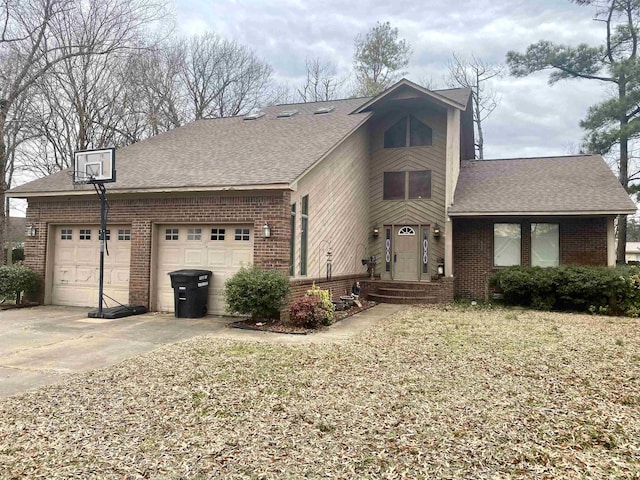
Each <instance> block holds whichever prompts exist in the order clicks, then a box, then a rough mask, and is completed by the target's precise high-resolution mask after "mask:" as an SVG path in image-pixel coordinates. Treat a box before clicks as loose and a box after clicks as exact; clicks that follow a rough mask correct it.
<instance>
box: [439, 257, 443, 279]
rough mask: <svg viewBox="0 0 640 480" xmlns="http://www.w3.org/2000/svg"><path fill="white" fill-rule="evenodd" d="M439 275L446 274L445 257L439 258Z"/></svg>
mask: <svg viewBox="0 0 640 480" xmlns="http://www.w3.org/2000/svg"><path fill="white" fill-rule="evenodd" d="M438 275H440V276H443V275H444V259H443V258H441V259H439V260H438Z"/></svg>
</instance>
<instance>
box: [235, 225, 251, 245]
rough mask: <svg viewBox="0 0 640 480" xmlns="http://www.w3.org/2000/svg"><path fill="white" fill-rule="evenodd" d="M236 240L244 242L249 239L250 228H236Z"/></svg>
mask: <svg viewBox="0 0 640 480" xmlns="http://www.w3.org/2000/svg"><path fill="white" fill-rule="evenodd" d="M236 240H240V241H242V242H248V241H249V229H248V228H236Z"/></svg>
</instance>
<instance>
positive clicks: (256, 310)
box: [225, 266, 289, 319]
mask: <svg viewBox="0 0 640 480" xmlns="http://www.w3.org/2000/svg"><path fill="white" fill-rule="evenodd" d="M288 293H289V278H288V277H287V276H286V275H285V274H284V273H283V272H279V271H277V270H262V269H260V268H258V267H255V266H250V267H242V268H241V269H240V270H238V272H236V274H235V275H234V276H233V277H231V278H230V279H229V280H227V281H226V283H225V298H226V302H227V311H228V312H229V313H231V314H241V315H251V318H265V319H267V318H278V316H279V314H280V309H281V308H282V306H283V305H284V299H285V297H286V296H287V294H288Z"/></svg>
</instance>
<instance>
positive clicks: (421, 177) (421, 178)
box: [408, 170, 431, 200]
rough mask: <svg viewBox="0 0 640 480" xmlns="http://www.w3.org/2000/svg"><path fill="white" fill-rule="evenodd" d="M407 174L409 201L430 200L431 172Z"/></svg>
mask: <svg viewBox="0 0 640 480" xmlns="http://www.w3.org/2000/svg"><path fill="white" fill-rule="evenodd" d="M408 173H409V200H419V199H423V198H431V170H419V171H416V172H408Z"/></svg>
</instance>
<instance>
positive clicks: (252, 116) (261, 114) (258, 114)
mask: <svg viewBox="0 0 640 480" xmlns="http://www.w3.org/2000/svg"><path fill="white" fill-rule="evenodd" d="M260 117H264V112H255V113H250V114H249V115H245V117H244V119H245V120H257V119H259V118H260Z"/></svg>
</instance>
